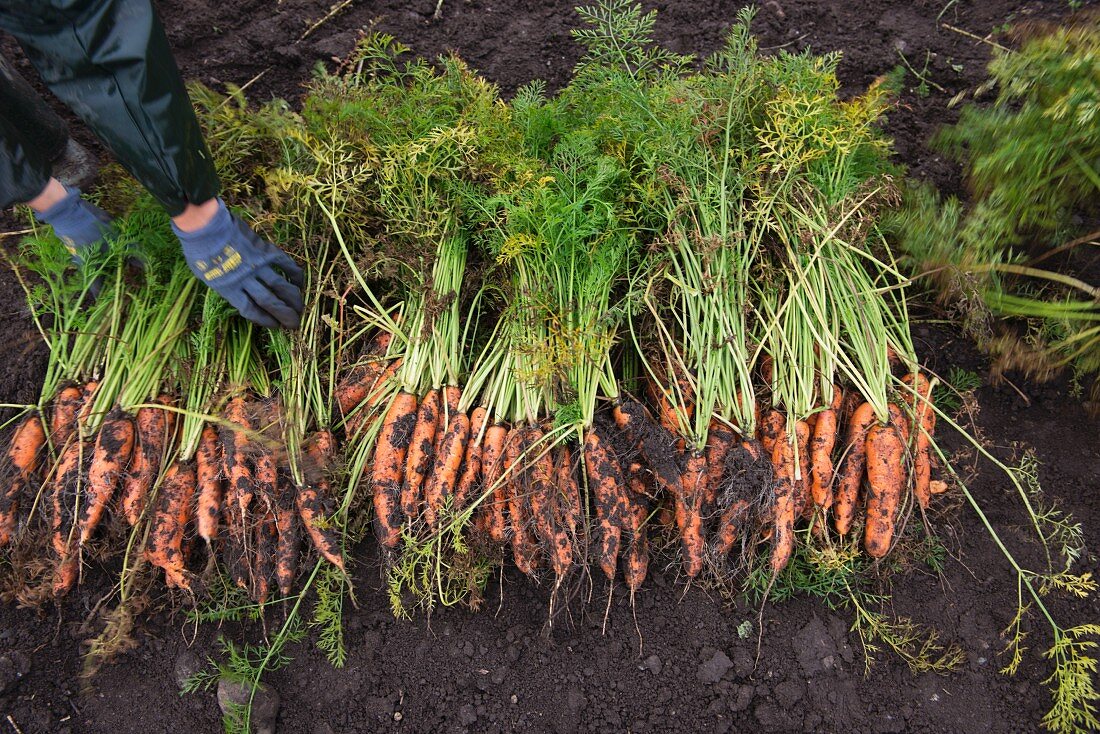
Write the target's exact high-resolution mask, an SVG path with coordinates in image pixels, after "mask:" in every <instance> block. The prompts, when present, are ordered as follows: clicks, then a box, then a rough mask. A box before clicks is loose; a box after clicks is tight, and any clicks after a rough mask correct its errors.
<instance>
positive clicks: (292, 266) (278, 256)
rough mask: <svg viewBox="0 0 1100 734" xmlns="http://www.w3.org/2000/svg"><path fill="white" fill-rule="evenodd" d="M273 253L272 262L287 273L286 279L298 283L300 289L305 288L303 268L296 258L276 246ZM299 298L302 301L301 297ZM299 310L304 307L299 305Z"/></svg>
mask: <svg viewBox="0 0 1100 734" xmlns="http://www.w3.org/2000/svg"><path fill="white" fill-rule="evenodd" d="M273 255H274V256H273V257H272V258H271V264H272V265H274V266H275V267H277V268H279V270H282V271H283V273H285V274H286V279H287V280H289V281H290V282H291V283H293V284H294V285H296V286H297V287H298V289H299V290H301V289H302V288H304V287H305V284H306V280H305V275H304V273H302V269H301V268H300V267H298V263H296V262H294V258H292V257H291V256H290V255H288V254H286V253H285V252H283V251H282V250H280V249H278V248H275V252H274V253H273ZM298 300H299V301H301V297H299V299H298ZM298 310H299V311H301V310H302V307H301V306H298Z"/></svg>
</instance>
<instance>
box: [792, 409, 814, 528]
mask: <svg viewBox="0 0 1100 734" xmlns="http://www.w3.org/2000/svg"><path fill="white" fill-rule="evenodd" d="M794 431H795V442H796V446H797V447H798V476H797V478H796V479H795V483H794V496H795V515H796V516H799V517H801V516H805V515H806V514H807V511H809V510H812V509H813V503H812V501H811V498H810V433H811V429H810V424H809V423H808V422H806V421H796V422H795V424H794Z"/></svg>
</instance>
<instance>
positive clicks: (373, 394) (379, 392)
mask: <svg viewBox="0 0 1100 734" xmlns="http://www.w3.org/2000/svg"><path fill="white" fill-rule="evenodd" d="M403 361H404V360H403V358H402V357H398V358H397V359H394V360H392V361H391V362H390V363H389V364H387V365H386V369H384V370H382V372H381V373H380V374H379V375H378V379H377V380H375V381H374V385H373V387H372V389H371V391H370V394H369V395H367V399H366V401H365V402H364V403H363V407H364V408H366V409H367V410H361V411H359V413H358V414H357V415H354V416H352V417H351V419H350V420H349V421H348V423H353V424H356V425H358V422H361V421H363V420H364V418H363V416H365V415H367V414H368V413H369V412H370V410H373V409H374V408H376V407H378V403H380V402H381V401H382V398H383V396H385V395H386V386H387V385H388V384H389V381H390V380H392V379H393V376H394V375H396V374H397V370H399V369H400V368H401V364H402V362H403ZM352 433H353V434H354V433H355V431H354V430H353V431H352Z"/></svg>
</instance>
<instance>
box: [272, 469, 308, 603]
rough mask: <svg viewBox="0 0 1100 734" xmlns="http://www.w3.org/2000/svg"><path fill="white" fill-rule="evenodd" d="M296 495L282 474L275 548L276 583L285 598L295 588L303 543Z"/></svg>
mask: <svg viewBox="0 0 1100 734" xmlns="http://www.w3.org/2000/svg"><path fill="white" fill-rule="evenodd" d="M294 494H295V492H294V485H293V484H292V483H291V481H290V478H289V477H288V476H286V475H285V474H282V473H280V475H279V490H278V496H277V497H276V499H275V529H276V531H277V532H278V534H279V538H278V541H277V544H276V548H275V581H276V583H277V584H278V585H279V593H280V594H282V595H283V596H289V595H290V592H291V590H292V589H293V587H294V579H295V577H296V576H297V574H298V553H299V551H300V549H301V542H302V534H301V527H300V525H299V522H298V512H297V508H296V507H295V506H294Z"/></svg>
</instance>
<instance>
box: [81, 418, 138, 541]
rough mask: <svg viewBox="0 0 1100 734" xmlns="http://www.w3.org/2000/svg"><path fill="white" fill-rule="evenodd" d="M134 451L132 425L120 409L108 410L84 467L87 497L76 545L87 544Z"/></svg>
mask: <svg viewBox="0 0 1100 734" xmlns="http://www.w3.org/2000/svg"><path fill="white" fill-rule="evenodd" d="M133 448H134V422H133V421H132V420H131V419H130V416H129V415H127V414H126V413H124V412H123V411H121V410H115V411H112V412H111V413H110V414H109V415H108V416H107V417H106V418H105V419H104V421H103V425H102V426H100V429H99V436H97V437H96V442H95V450H94V451H93V452H92V463H91V466H90V467H89V468H88V489H87V496H86V499H85V501H84V503H83V506H82V507H81V517H80V544H81V545H83V544H84V543H87V542H88V540H89V539H91V537H92V533H94V532H95V529H96V528H97V527H98V526H99V522H100V520H102V519H103V513H104V511H105V510H106V509H107V504H108V503H109V502H110V501H111V497H113V496H114V494H115V489H116V488H117V487H118V483H119V480H120V478H121V477H122V474H123V472H125V471H126V467H127V465H128V463H129V461H130V453H131V452H132V451H133Z"/></svg>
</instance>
